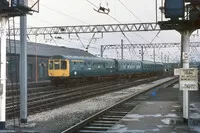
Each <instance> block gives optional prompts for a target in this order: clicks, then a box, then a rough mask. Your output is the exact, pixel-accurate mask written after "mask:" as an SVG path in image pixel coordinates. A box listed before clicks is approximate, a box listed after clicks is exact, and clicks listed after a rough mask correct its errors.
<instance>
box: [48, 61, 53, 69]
mask: <svg viewBox="0 0 200 133" xmlns="http://www.w3.org/2000/svg"><path fill="white" fill-rule="evenodd" d="M49 69H50V70H52V69H53V61H50V62H49Z"/></svg>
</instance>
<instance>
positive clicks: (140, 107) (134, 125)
mask: <svg viewBox="0 0 200 133" xmlns="http://www.w3.org/2000/svg"><path fill="white" fill-rule="evenodd" d="M178 88H179V87H178V84H177V85H175V86H174V87H169V88H165V89H156V90H153V91H151V92H148V93H147V94H146V96H142V97H139V98H136V101H135V102H139V104H137V106H136V107H135V108H134V109H133V110H132V111H131V112H130V113H128V114H127V115H126V116H125V117H123V119H121V120H120V121H119V122H118V123H117V124H115V125H114V126H113V127H112V128H111V129H110V130H109V131H107V132H115V133H200V91H194V92H191V93H190V118H189V121H188V124H186V123H184V121H183V117H182V116H183V114H182V107H181V105H182V103H181V102H180V101H181V100H180V99H182V93H181V92H180V91H179V89H178ZM144 97H148V98H147V99H146V98H144Z"/></svg>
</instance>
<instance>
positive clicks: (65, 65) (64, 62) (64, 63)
mask: <svg viewBox="0 0 200 133" xmlns="http://www.w3.org/2000/svg"><path fill="white" fill-rule="evenodd" d="M61 69H67V62H66V61H61Z"/></svg>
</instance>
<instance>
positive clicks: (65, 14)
mask: <svg viewBox="0 0 200 133" xmlns="http://www.w3.org/2000/svg"><path fill="white" fill-rule="evenodd" d="M40 5H41V6H43V7H45V8H47V9H49V10H52V11H55V12H57V13H59V14H62V15H64V16H67V17H69V18H72V19H74V20H76V21H79V22H81V23H84V24H89V23H87V22H84V21H82V20H80V19H78V18H75V17H73V16H71V15H69V14H67V13H64V12H61V11H59V10H56V9H53V8H50V7H47V6H46V5H44V4H40Z"/></svg>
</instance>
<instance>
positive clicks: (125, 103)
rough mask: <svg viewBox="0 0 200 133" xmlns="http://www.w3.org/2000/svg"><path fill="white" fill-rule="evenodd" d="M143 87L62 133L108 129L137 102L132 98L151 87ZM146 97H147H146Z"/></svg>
mask: <svg viewBox="0 0 200 133" xmlns="http://www.w3.org/2000/svg"><path fill="white" fill-rule="evenodd" d="M177 81H178V79H171V80H169V81H167V82H165V83H160V84H159V85H157V86H154V87H153V88H155V87H156V88H159V87H163V88H166V87H169V86H171V85H173V84H175V83H177ZM153 88H150V89H143V90H141V91H139V92H137V93H135V94H133V95H131V96H129V97H128V98H126V99H124V100H122V101H120V102H118V103H117V104H115V105H113V106H111V107H109V108H107V109H105V110H103V111H100V112H98V113H96V114H95V115H93V116H91V117H89V118H87V119H86V120H84V121H81V122H80V123H78V124H76V125H74V126H72V127H71V128H69V129H66V130H65V131H63V132H62V133H77V132H79V133H104V132H106V131H107V130H109V129H110V128H111V127H112V126H113V125H114V124H116V123H117V122H118V121H119V120H121V119H122V118H123V117H124V116H125V115H126V114H127V113H129V112H130V111H131V110H132V109H133V108H134V107H135V106H136V105H137V104H138V103H139V102H138V101H134V99H136V98H139V97H142V98H143V99H144V98H145V96H144V95H145V94H146V93H148V92H149V91H150V90H151V89H153ZM146 98H147V97H146Z"/></svg>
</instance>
